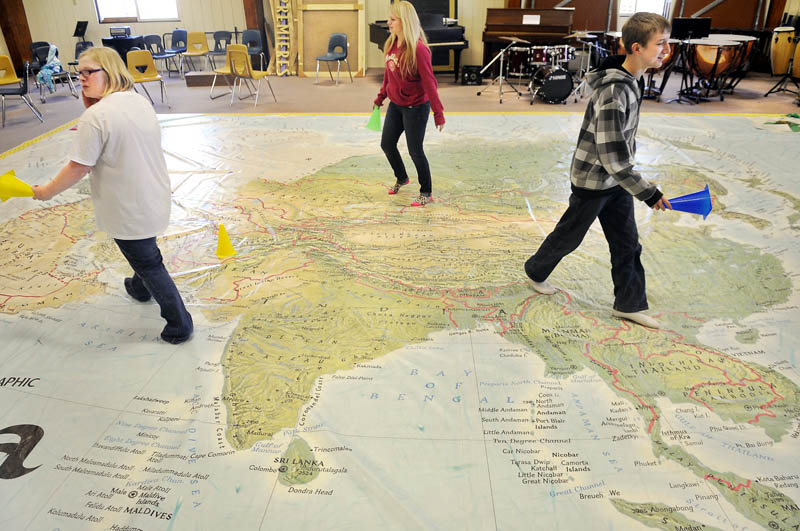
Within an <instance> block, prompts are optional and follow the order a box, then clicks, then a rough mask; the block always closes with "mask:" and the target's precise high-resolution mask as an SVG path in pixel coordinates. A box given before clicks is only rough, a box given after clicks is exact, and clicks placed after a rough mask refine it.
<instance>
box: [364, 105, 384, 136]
mask: <svg viewBox="0 0 800 531" xmlns="http://www.w3.org/2000/svg"><path fill="white" fill-rule="evenodd" d="M367 129H369V130H370V131H380V130H381V108H380V107H378V106H377V105H374V106H373V107H372V116H370V117H369V122H367Z"/></svg>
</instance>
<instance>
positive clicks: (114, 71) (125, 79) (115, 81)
mask: <svg viewBox="0 0 800 531" xmlns="http://www.w3.org/2000/svg"><path fill="white" fill-rule="evenodd" d="M79 59H88V60H89V61H92V62H93V63H97V65H98V66H99V67H100V68H102V69H103V72H104V73H105V76H106V80H107V82H106V90H105V92H103V97H106V96H108V95H109V94H111V93H112V92H122V91H125V90H130V89H132V88H133V78H132V77H131V74H130V72H128V69H127V68H126V67H125V63H123V62H122V58H121V57H120V56H119V54H118V53H117V51H116V50H114V49H113V48H105V47H97V48H89V49H87V50H85V51H84V52H83V53H82V54H81V56H80V57H79Z"/></svg>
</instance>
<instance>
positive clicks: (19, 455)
mask: <svg viewBox="0 0 800 531" xmlns="http://www.w3.org/2000/svg"><path fill="white" fill-rule="evenodd" d="M7 433H10V434H12V435H17V436H18V437H19V442H16V443H2V444H0V453H4V454H6V455H7V457H6V458H5V459H4V460H3V461H2V462H0V479H15V478H18V477H21V476H24V475H25V474H28V473H30V472H33V471H34V470H36V469H37V468H39V466H41V465H39V466H35V467H33V468H25V467H24V466H23V464H22V463H23V462H24V461H25V458H26V457H28V454H30V453H31V452H32V451H33V449H34V447H36V445H37V444H39V441H40V440H42V437H44V430H43V429H42V428H40V427H39V426H36V425H34V424H17V425H16V426H9V427H8V428H5V429H2V430H0V435H4V434H7Z"/></svg>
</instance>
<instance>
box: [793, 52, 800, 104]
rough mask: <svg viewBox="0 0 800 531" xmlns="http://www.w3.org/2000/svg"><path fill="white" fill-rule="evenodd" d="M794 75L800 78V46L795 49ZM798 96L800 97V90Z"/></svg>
mask: <svg viewBox="0 0 800 531" xmlns="http://www.w3.org/2000/svg"><path fill="white" fill-rule="evenodd" d="M792 77H793V78H795V79H800V46H797V47H796V48H795V49H794V62H793V63H792ZM797 98H798V99H800V92H798V93H797Z"/></svg>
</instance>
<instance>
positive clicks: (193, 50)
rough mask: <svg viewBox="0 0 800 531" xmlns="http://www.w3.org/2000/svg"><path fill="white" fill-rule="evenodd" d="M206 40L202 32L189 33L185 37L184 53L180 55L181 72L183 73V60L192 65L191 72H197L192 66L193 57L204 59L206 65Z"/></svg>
mask: <svg viewBox="0 0 800 531" xmlns="http://www.w3.org/2000/svg"><path fill="white" fill-rule="evenodd" d="M208 52H209V50H208V40H207V39H206V34H205V33H203V32H202V31H190V32H189V33H188V34H187V35H186V51H185V52H183V53H182V54H181V72H183V60H184V58H186V59H188V60H189V62H190V63H191V65H192V70H197V68H195V66H194V59H193V58H194V57H205V58H206V63H208Z"/></svg>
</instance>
